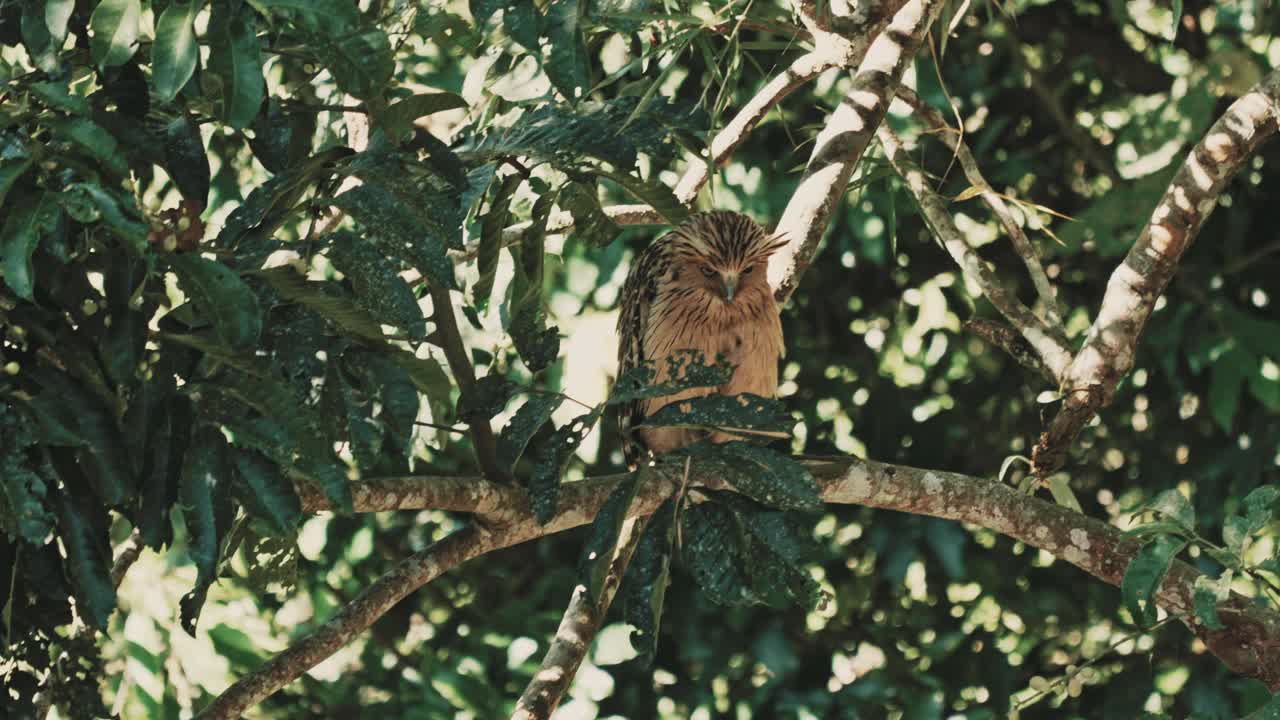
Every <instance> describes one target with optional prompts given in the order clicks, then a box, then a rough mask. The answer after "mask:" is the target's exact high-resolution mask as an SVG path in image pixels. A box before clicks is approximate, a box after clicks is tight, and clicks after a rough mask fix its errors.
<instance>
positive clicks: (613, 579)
mask: <svg viewBox="0 0 1280 720" xmlns="http://www.w3.org/2000/svg"><path fill="white" fill-rule="evenodd" d="M651 517H652V515H642V516H635V517H630V518H628V519H627V520H626V521H625V523H624V524H623V528H622V533H621V535H620V536H619V538H618V544H617V547H616V548H615V549H614V553H613V559H612V560H611V561H610V563H609V572H608V575H607V576H606V577H605V581H604V587H603V588H601V591H600V599H599V601H598V602H594V603H593V602H591V592H590V591H589V590H588V589H587V586H586V585H581V584H579V585H578V586H577V587H575V588H574V589H573V596H572V597H571V598H570V599H569V607H568V608H566V609H565V611H564V617H563V618H561V620H560V627H559V628H557V629H556V637H555V640H554V642H552V644H551V647H550V648H548V649H547V654H546V656H545V657H543V658H542V665H541V666H539V667H538V672H537V673H535V674H534V676H533V680H532V681H530V682H529V685H528V687H526V688H525V690H524V693H523V694H521V695H520V699H519V700H518V701H517V702H516V711H515V713H513V714H512V715H511V720H549V718H550V717H551V713H553V712H555V710H556V707H557V706H559V705H560V700H561V698H563V697H564V694H565V692H566V691H567V690H568V689H569V685H570V684H572V683H573V678H574V676H575V675H577V674H578V667H579V666H580V665H582V660H583V659H584V658H585V657H586V655H587V651H588V650H590V649H591V643H592V642H593V641H594V640H595V637H596V633H597V632H599V631H600V625H601V624H603V623H604V619H605V616H606V615H608V614H609V606H610V605H611V604H613V598H614V596H615V595H616V594H617V592H618V588H619V587H620V586H621V585H622V578H623V576H624V575H625V574H626V571H627V565H628V564H629V563H630V562H631V556H632V555H634V554H635V551H636V546H637V545H639V544H640V538H641V536H643V535H644V530H645V527H646V526H647V525H648V524H649V518H651Z"/></svg>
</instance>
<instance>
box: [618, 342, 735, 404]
mask: <svg viewBox="0 0 1280 720" xmlns="http://www.w3.org/2000/svg"><path fill="white" fill-rule="evenodd" d="M660 362H663V363H666V366H667V379H666V380H664V381H662V382H660V383H657V384H654V382H653V379H654V378H655V377H656V376H657V372H656V370H655V369H654V368H655V365H656V364H657V363H656V362H655V361H652V360H646V361H645V362H644V363H642V364H640V365H637V366H636V367H634V368H632V369H631V370H628V371H627V372H626V373H623V375H622V376H621V377H619V378H618V381H617V382H616V383H614V386H613V392H612V393H610V395H609V401H608V402H609V404H610V405H619V404H622V403H629V402H635V401H636V400H643V399H646V398H656V397H663V396H665V395H672V394H674V393H677V392H680V391H682V390H688V389H690V388H699V387H720V386H721V385H724V384H726V383H728V382H729V380H731V379H732V378H733V371H734V368H733V366H732V365H729V364H727V363H726V361H725V359H724V357H722V356H719V357H717V358H716V362H715V364H713V365H709V364H707V361H706V355H705V354H704V353H703V352H702V351H701V350H676V351H675V352H673V353H671V354H670V355H668V356H667V357H666V358H663V359H662V360H661V361H660Z"/></svg>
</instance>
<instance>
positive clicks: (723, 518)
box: [680, 502, 759, 606]
mask: <svg viewBox="0 0 1280 720" xmlns="http://www.w3.org/2000/svg"><path fill="white" fill-rule="evenodd" d="M680 520H681V526H682V533H681V534H682V536H683V539H684V545H683V547H682V550H683V553H684V560H685V563H686V564H687V565H688V567H689V570H690V571H691V572H692V573H693V576H694V578H695V579H696V580H697V581H698V587H700V588H702V590H703V592H705V593H706V594H707V597H709V598H711V599H712V600H713V601H715V602H716V603H718V604H720V605H731V606H732V605H751V604H754V603H756V602H758V600H759V598H757V597H756V595H755V593H753V592H752V590H751V580H750V578H748V577H747V576H746V574H745V573H744V572H743V570H742V542H743V537H742V528H741V527H739V524H738V520H737V519H736V518H735V517H734V514H733V512H732V511H730V510H729V509H728V508H726V507H725V506H723V505H719V504H717V503H710V502H704V503H698V504H696V505H693V506H691V507H688V508H685V510H684V512H683V513H681V518H680Z"/></svg>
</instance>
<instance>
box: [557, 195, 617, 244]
mask: <svg viewBox="0 0 1280 720" xmlns="http://www.w3.org/2000/svg"><path fill="white" fill-rule="evenodd" d="M560 202H561V204H562V205H564V207H565V209H567V210H568V211H569V213H570V214H572V215H573V234H574V236H576V237H580V238H582V239H584V240H586V241H587V242H588V243H591V244H592V245H594V246H596V247H603V246H605V245H608V244H609V243H611V242H613V239H614V238H616V237H617V236H618V233H619V232H621V231H622V230H621V228H619V227H618V225H617V223H615V222H614V221H613V220H612V219H610V218H609V216H608V215H606V214H605V213H604V209H603V208H602V207H600V199H599V198H598V197H597V196H596V190H595V187H594V186H592V185H588V184H587V183H585V182H571V183H569V184H568V185H566V186H565V188H564V189H563V190H561V191H560Z"/></svg>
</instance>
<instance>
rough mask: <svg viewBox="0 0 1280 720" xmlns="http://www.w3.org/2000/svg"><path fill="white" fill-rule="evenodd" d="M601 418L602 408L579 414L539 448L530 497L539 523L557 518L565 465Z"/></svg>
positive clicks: (537, 449)
mask: <svg viewBox="0 0 1280 720" xmlns="http://www.w3.org/2000/svg"><path fill="white" fill-rule="evenodd" d="M599 419H600V410H598V409H597V410H595V411H592V412H589V413H585V414H583V415H579V416H578V417H576V418H574V419H573V420H572V421H570V422H569V423H568V424H566V425H564V426H562V427H559V428H557V429H556V431H555V432H553V433H552V434H551V437H549V438H547V441H546V442H544V443H542V444H541V445H539V446H538V447H537V448H536V449H535V451H534V453H533V459H534V464H533V475H532V476H530V478H529V496H530V500H531V502H532V504H533V514H534V516H535V517H537V518H538V522H540V523H544V524H545V523H547V522H549V521H550V520H551V518H553V517H555V515H556V510H557V509H558V508H559V498H560V478H561V474H562V473H563V472H564V464H565V463H566V462H568V461H569V458H570V457H571V456H572V455H573V453H574V451H576V450H577V449H578V446H579V445H581V444H582V438H584V437H586V436H587V433H589V432H591V428H593V427H595V424H596V422H597V421H598V420H599Z"/></svg>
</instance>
